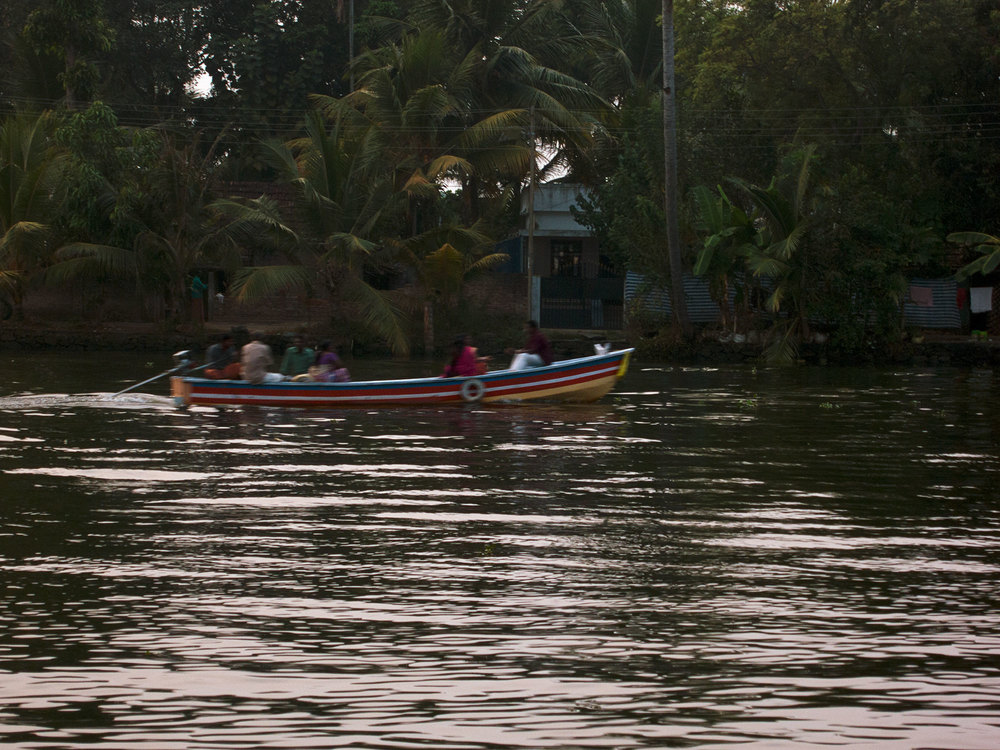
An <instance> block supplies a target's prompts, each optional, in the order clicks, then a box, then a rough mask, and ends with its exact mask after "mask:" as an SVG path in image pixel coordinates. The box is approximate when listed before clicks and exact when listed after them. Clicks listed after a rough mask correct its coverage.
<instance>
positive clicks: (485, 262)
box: [465, 253, 510, 278]
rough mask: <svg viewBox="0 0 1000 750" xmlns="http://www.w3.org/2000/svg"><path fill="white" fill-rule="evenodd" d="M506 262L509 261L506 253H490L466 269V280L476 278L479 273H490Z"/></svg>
mask: <svg viewBox="0 0 1000 750" xmlns="http://www.w3.org/2000/svg"><path fill="white" fill-rule="evenodd" d="M508 260H510V256H509V255H508V254H507V253H490V254H489V255H484V256H483V257H481V258H478V259H476V260H475V261H473V262H472V263H471V264H469V265H468V266H467V267H466V269H465V276H466V278H470V277H472V276H478V275H479V274H481V273H486V272H487V271H492V270H493V269H495V268H496V267H497V266H501V265H503V264H504V263H506V262H507V261H508Z"/></svg>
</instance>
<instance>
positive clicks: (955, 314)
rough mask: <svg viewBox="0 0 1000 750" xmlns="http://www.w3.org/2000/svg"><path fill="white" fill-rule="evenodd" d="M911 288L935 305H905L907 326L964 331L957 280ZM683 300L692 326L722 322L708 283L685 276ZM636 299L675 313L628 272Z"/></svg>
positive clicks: (659, 292) (664, 297) (665, 295)
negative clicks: (921, 290) (926, 290)
mask: <svg viewBox="0 0 1000 750" xmlns="http://www.w3.org/2000/svg"><path fill="white" fill-rule="evenodd" d="M910 285H911V286H922V287H926V288H929V289H931V291H932V294H933V305H932V306H930V307H927V306H923V305H917V304H914V303H912V302H906V303H904V304H903V315H904V319H905V321H906V324H907V325H910V326H915V327H918V328H940V329H951V328H961V326H962V321H961V316H960V314H959V310H958V307H957V306H956V304H955V292H956V286H957V285H956V284H955V281H954V279H912V280H911V281H910ZM765 286H766V285H765ZM684 297H685V299H686V300H687V304H688V314H689V315H690V317H691V321H692V322H693V323H700V324H706V323H714V322H716V321H717V320H718V319H719V306H718V305H717V304H715V302H713V301H712V296H711V295H710V294H709V292H708V283H707V282H706V281H705V279H703V278H701V277H697V276H692V275H691V274H684ZM636 298H642V299H643V300H644V301H645V308H646V310H648V311H649V312H656V313H661V314H663V315H665V316H669V315H670V314H671V312H672V308H671V305H670V292H669V291H668V290H667V289H662V288H647V284H646V280H645V277H643V276H642V275H641V274H638V273H634V272H632V271H629V272H628V273H627V274H626V275H625V302H626V305H627V304H628V303H629V302H631V301H632V300H634V299H636ZM733 298H734V292H733V291H732V290H731V291H730V293H729V300H730V302H732V301H733Z"/></svg>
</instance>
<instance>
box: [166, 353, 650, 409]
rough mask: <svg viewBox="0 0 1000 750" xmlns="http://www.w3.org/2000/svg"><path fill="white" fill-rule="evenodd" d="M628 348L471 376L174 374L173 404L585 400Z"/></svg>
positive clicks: (606, 384) (620, 371)
mask: <svg viewBox="0 0 1000 750" xmlns="http://www.w3.org/2000/svg"><path fill="white" fill-rule="evenodd" d="M632 351H633V350H632V349H622V350H620V351H616V352H609V353H607V354H601V355H595V356H592V357H581V358H579V359H570V360H565V361H562V362H554V363H553V364H551V365H549V366H547V367H537V368H533V369H529V370H517V371H512V370H497V371H493V372H489V373H487V374H485V375H481V376H477V377H460V378H413V379H408V380H371V381H359V382H350V383H317V382H309V381H306V382H296V381H282V382H279V383H259V384H253V383H248V382H246V381H244V380H210V379H208V378H193V377H174V378H172V379H171V395H172V396H173V398H174V402H175V403H176V404H177V405H179V406H192V405H199V404H204V405H211V406H250V405H254V406H281V407H295V408H312V409H328V408H339V407H343V406H365V407H370V406H436V405H440V404H463V403H474V402H481V403H486V404H503V403H518V402H524V401H536V400H537V401H555V402H571V403H587V402H591V401H597V400H598V399H600V398H601V397H602V396H604V395H606V394H607V393H608V392H609V391H610V390H611V389H612V388H613V387H614V385H615V383H616V382H618V380H619V379H620V378H622V377H623V376H624V375H625V371H626V370H627V369H628V363H629V358H630V356H631V353H632Z"/></svg>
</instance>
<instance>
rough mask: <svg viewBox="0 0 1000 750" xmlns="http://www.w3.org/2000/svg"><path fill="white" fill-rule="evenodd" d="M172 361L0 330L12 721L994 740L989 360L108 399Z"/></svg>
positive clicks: (999, 435) (121, 742)
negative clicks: (338, 396) (541, 393)
mask: <svg viewBox="0 0 1000 750" xmlns="http://www.w3.org/2000/svg"><path fill="white" fill-rule="evenodd" d="M161 366H165V365H164V364H163V363H151V362H147V361H146V360H145V359H144V358H140V357H135V356H132V357H129V356H126V355H121V356H118V357H116V356H109V355H104V354H101V355H95V354H90V355H86V354H80V355H71V356H66V355H44V356H43V355H37V354H32V355H22V356H16V357H15V356H14V355H10V354H2V355H0V372H2V373H3V377H2V378H0V746H2V747H4V748H15V749H17V750H20V749H22V748H24V749H27V748H32V749H36V748H84V747H86V748H101V749H102V750H109V749H111V748H115V749H118V748H120V749H123V750H124V749H125V748H129V749H130V750H135V749H138V750H153V749H155V750H172V749H174V748H177V749H180V748H185V749H189V748H195V749H197V750H204V749H208V748H211V749H213V750H215V749H220V750H221V749H227V750H228V749H233V750H235V749H242V748H380V749H381V748H390V749H396V748H400V749H402V748H421V747H423V748H447V749H449V750H452V749H456V750H457V749H459V748H461V749H462V750H467V749H477V748H653V747H655V748H666V747H704V748H715V747H718V748H722V747H732V746H734V745H738V746H740V747H751V748H793V747H794V748H800V747H803V746H833V747H852V748H890V749H892V748H991V749H992V748H996V747H997V746H998V745H1000V657H998V656H997V654H1000V576H998V572H1000V555H998V552H1000V502H998V499H997V496H998V495H1000V493H998V491H997V490H998V476H1000V461H998V458H1000V377H998V376H997V375H996V374H994V373H993V372H991V371H986V370H973V371H960V370H940V371H935V370H926V371H884V370H879V371H876V370H853V369H841V370H836V369H830V370H827V369H790V370H760V371H756V370H754V369H752V368H729V369H710V368H703V369H698V368H679V367H646V368H644V367H643V366H642V364H641V363H639V364H635V365H633V368H632V371H631V372H630V373H629V375H628V377H627V379H626V380H625V381H623V382H622V383H621V384H620V386H619V388H618V389H617V391H616V392H615V393H614V394H612V395H611V396H609V397H607V398H606V399H604V400H603V401H602V402H601V403H599V404H596V405H588V406H576V407H572V406H524V407H509V408H491V409H487V408H482V407H478V408H477V407H453V408H446V409H445V408H442V409H387V410H377V411H376V410H364V409H358V410H342V411H334V412H326V413H312V412H296V411H268V410H246V411H236V410H232V411H216V410H214V409H192V410H190V411H188V412H178V411H175V410H174V409H173V408H172V407H171V406H170V404H169V401H168V400H167V399H166V393H167V390H166V385H165V384H161V383H160V382H157V383H154V384H152V385H150V386H148V387H146V388H144V389H142V390H143V391H144V393H139V394H135V393H129V394H126V395H124V396H121V397H119V398H118V399H116V400H110V399H109V398H108V397H107V394H108V393H112V392H115V391H117V390H120V389H121V388H124V387H126V386H127V385H129V384H130V383H132V382H134V381H136V380H139V379H143V378H145V377H150V376H152V375H154V374H156V372H157V371H158V369H159V367H161ZM435 369H436V364H430V363H428V364H419V363H418V364H409V365H408V364H399V363H354V364H353V365H352V372H354V373H355V375H360V376H362V377H368V376H375V375H377V373H379V372H388V371H391V375H392V376H393V377H396V376H399V375H402V374H406V373H407V372H409V374H413V375H423V374H429V373H430V372H433V371H434V370H435ZM124 373H128V375H127V376H124V377H123V374H124ZM67 394H72V395H67ZM147 394H148V395H147Z"/></svg>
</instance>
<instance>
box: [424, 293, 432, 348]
mask: <svg viewBox="0 0 1000 750" xmlns="http://www.w3.org/2000/svg"><path fill="white" fill-rule="evenodd" d="M424 353H425V354H428V355H430V354H433V353H434V303H433V302H432V301H431V300H426V301H425V302H424Z"/></svg>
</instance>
